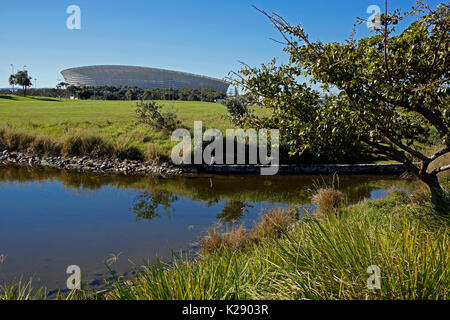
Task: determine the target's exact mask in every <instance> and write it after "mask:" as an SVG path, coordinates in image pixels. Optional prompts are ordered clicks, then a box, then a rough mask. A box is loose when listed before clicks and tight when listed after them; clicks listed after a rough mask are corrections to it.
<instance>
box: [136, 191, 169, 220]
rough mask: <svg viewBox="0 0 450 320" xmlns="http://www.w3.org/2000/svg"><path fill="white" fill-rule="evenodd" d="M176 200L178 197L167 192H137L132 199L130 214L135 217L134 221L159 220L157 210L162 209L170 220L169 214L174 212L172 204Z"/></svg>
mask: <svg viewBox="0 0 450 320" xmlns="http://www.w3.org/2000/svg"><path fill="white" fill-rule="evenodd" d="M177 200H178V197H177V196H176V195H175V194H173V193H171V192H168V191H155V192H153V193H149V192H147V191H143V192H139V193H138V195H137V196H136V198H135V199H134V205H133V209H132V212H133V213H134V215H135V216H136V221H139V220H147V221H150V220H153V219H154V218H161V215H160V214H159V213H158V210H159V209H162V210H163V212H164V214H165V215H166V216H167V217H169V218H170V215H171V213H173V212H174V210H175V209H174V207H173V206H172V203H173V202H175V201H177Z"/></svg>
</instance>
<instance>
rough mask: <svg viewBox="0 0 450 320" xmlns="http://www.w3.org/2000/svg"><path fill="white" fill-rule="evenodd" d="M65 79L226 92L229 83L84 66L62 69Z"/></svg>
mask: <svg viewBox="0 0 450 320" xmlns="http://www.w3.org/2000/svg"><path fill="white" fill-rule="evenodd" d="M61 74H62V75H63V77H64V79H65V82H66V83H68V84H69V85H76V86H92V87H101V86H114V87H125V86H128V87H132V86H136V87H138V88H141V89H144V90H146V89H158V88H160V89H163V88H171V89H178V90H181V89H184V88H190V89H199V90H200V89H205V88H208V89H213V90H218V91H222V92H227V90H228V83H226V82H225V81H223V80H220V79H215V78H211V77H206V76H201V75H196V74H192V73H186V72H179V71H171V70H164V69H157V68H146V67H132V66H87V67H79V68H71V69H66V70H63V71H61Z"/></svg>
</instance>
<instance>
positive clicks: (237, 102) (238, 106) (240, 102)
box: [223, 96, 249, 123]
mask: <svg viewBox="0 0 450 320" xmlns="http://www.w3.org/2000/svg"><path fill="white" fill-rule="evenodd" d="M223 104H224V105H225V106H226V107H227V111H228V113H229V114H230V117H231V120H232V122H235V123H239V120H240V119H241V118H242V117H244V116H246V115H248V114H249V110H248V107H247V106H248V99H247V98H246V97H245V96H233V97H228V98H227V99H226V100H225V101H224V102H223Z"/></svg>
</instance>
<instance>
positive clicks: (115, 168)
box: [0, 150, 189, 175]
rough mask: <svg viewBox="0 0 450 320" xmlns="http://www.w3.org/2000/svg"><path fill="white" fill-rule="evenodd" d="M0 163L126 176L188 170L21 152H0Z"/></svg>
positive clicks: (170, 166) (175, 172) (171, 173)
mask: <svg viewBox="0 0 450 320" xmlns="http://www.w3.org/2000/svg"><path fill="white" fill-rule="evenodd" d="M0 163H2V164H21V165H29V166H36V167H39V166H40V167H49V168H55V169H62V170H71V171H76V172H104V173H120V174H126V175H146V174H161V175H178V174H182V173H186V172H187V171H189V170H186V169H185V168H179V167H174V166H172V165H170V164H167V163H162V164H153V163H150V162H144V161H136V160H119V159H108V158H103V159H91V158H89V157H86V156H84V157H51V156H48V157H47V156H40V155H35V154H26V153H22V152H9V151H6V150H0Z"/></svg>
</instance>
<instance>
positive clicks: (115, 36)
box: [0, 0, 444, 88]
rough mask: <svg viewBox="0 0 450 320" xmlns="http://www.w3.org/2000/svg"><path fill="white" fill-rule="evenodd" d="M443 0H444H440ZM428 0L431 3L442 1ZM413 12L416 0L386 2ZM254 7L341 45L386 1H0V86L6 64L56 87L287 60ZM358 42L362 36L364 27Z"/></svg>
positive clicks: (219, 72)
mask: <svg viewBox="0 0 450 320" xmlns="http://www.w3.org/2000/svg"><path fill="white" fill-rule="evenodd" d="M442 1H444V0H442ZM442 1H438V0H431V1H428V3H429V4H430V5H432V6H435V5H436V4H437V3H439V2H442ZM389 2H390V4H389V6H390V7H400V8H403V9H406V8H410V7H411V5H412V4H413V3H414V1H413V0H390V1H389ZM72 4H75V5H78V6H79V7H80V8H81V30H68V29H67V28H66V20H67V18H68V17H69V15H68V14H67V13H66V9H67V7H68V6H69V5H72ZM252 5H255V6H257V7H259V8H261V9H265V10H266V11H275V12H277V13H279V14H281V15H283V16H285V17H286V18H288V20H289V21H290V22H291V23H300V22H301V23H302V24H303V26H304V27H305V29H306V30H307V31H308V32H309V33H310V34H311V36H312V38H313V39H321V40H322V41H324V42H329V41H343V40H345V39H346V38H348V36H349V34H350V33H351V31H352V28H353V23H354V22H355V21H356V19H355V18H356V17H357V16H359V17H364V18H367V17H368V16H369V14H367V13H366V10H367V7H368V6H370V5H379V6H380V7H381V8H382V9H383V8H384V0H339V1H335V0H313V1H311V0H277V1H274V0H250V1H249V0H190V1H187V0H165V1H161V0H127V1H123V0H70V1H67V0H39V1H37V0H26V1H17V0H1V4H0V43H1V49H0V88H3V87H9V84H8V77H9V74H10V73H11V68H10V64H11V63H12V64H14V66H15V68H16V70H17V69H18V68H19V69H21V68H22V67H23V66H24V65H27V66H28V68H27V69H28V70H29V72H30V75H31V76H32V77H33V78H37V79H38V81H37V85H38V87H54V86H55V85H56V83H57V79H63V78H62V75H61V74H60V73H59V72H60V71H61V70H63V69H65V68H69V67H77V66H82V65H96V64H121V65H137V66H148V67H158V68H167V69H173V70H178V71H186V72H192V73H198V74H204V75H208V76H212V77H217V78H223V77H224V76H226V75H227V74H228V72H229V71H230V70H237V69H238V68H239V63H238V61H239V60H241V61H244V62H246V63H248V64H250V65H259V64H261V63H265V62H267V61H269V60H270V59H271V58H273V57H278V58H281V59H282V60H283V59H285V57H284V54H283V52H282V51H281V49H282V46H281V45H280V44H277V43H275V42H273V41H272V40H270V38H277V39H279V38H280V36H279V35H278V34H277V32H276V31H275V30H274V28H273V26H272V25H271V24H270V23H269V22H268V21H267V20H266V19H265V17H263V16H262V15H261V14H260V13H258V12H257V11H256V10H255V9H254V8H252ZM357 30H358V33H357V36H358V37H362V36H366V35H367V34H368V29H367V28H366V26H365V25H361V26H359V27H358V29H357Z"/></svg>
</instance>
